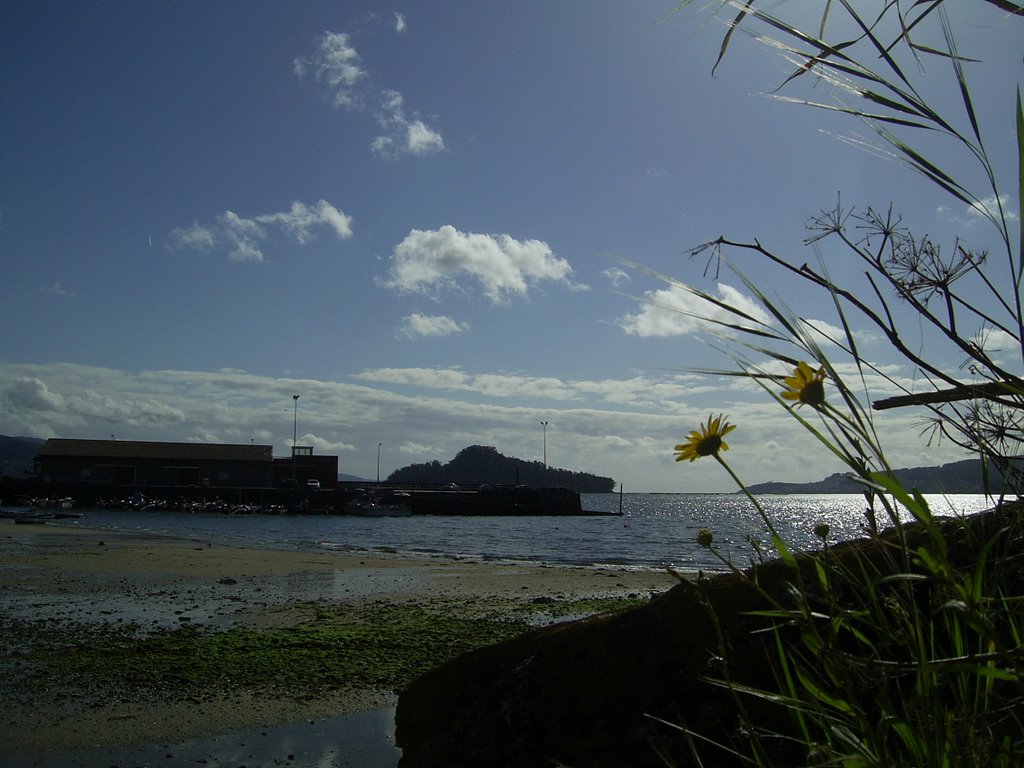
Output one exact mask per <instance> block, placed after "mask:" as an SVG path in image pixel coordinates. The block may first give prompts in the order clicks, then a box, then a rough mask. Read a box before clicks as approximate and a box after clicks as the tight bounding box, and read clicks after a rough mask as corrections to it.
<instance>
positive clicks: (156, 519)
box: [80, 493, 993, 572]
mask: <svg viewBox="0 0 1024 768" xmlns="http://www.w3.org/2000/svg"><path fill="white" fill-rule="evenodd" d="M926 499H927V500H928V502H929V504H930V507H931V509H932V512H933V514H935V515H942V516H956V515H964V514H971V513H974V512H979V511H981V510H983V509H987V508H989V507H991V506H992V504H993V501H992V499H991V498H989V497H986V496H984V495H981V494H955V495H929V496H926ZM758 500H759V502H760V504H761V506H762V508H763V509H764V511H765V514H767V515H768V517H769V518H770V519H771V521H772V523H773V525H774V526H775V527H776V529H777V530H778V531H779V533H780V534H781V535H782V536H783V538H784V539H785V540H786V542H787V544H788V546H789V547H790V548H791V549H792V550H797V551H799V550H810V549H815V548H818V547H820V546H821V540H820V539H819V538H818V537H817V536H816V535H815V533H814V529H815V526H817V525H818V524H819V523H825V524H827V525H828V526H829V535H828V541H829V542H831V543H834V542H837V541H842V540H845V539H852V538H857V537H860V536H863V535H864V534H865V526H866V525H867V524H868V520H867V517H866V515H865V509H866V503H865V500H864V497H863V495H861V494H824V495H807V494H801V495H765V496H760V497H759V498H758ZM582 504H583V508H584V509H586V510H593V511H598V512H618V511H619V510H620V509H621V511H622V516H621V517H620V516H601V515H594V516H587V515H583V516H551V517H547V516H542V517H533V516H530V517H512V516H509V517H463V516H452V517H435V516H426V515H424V516H418V515H416V516H412V517H358V516H349V515H322V514H321V515H259V514H257V515H224V514H218V513H184V512H137V511H126V510H106V509H104V510H84V514H83V516H82V518H81V521H80V524H81V525H82V526H83V527H90V528H109V529H120V530H134V531H146V532H151V533H155V534H160V535H166V536H175V537H182V538H188V539H195V540H199V541H204V542H211V543H217V544H228V545H232V546H241V547H256V548H272V549H297V550H304V551H318V552H361V551H362V552H367V553H373V552H394V553H401V554H409V555H415V556H425V557H437V558H471V559H479V560H486V561H503V562H537V563H550V564H554V565H570V566H593V565H605V566H622V567H628V568H637V569H660V568H664V567H671V568H676V569H679V570H697V569H702V570H705V571H708V572H715V571H720V570H724V566H723V564H722V562H721V560H719V559H718V558H716V557H715V556H714V555H712V554H711V553H709V552H708V551H707V550H706V549H704V548H702V547H700V546H699V545H698V544H697V533H698V531H700V529H701V528H708V529H709V530H711V531H712V533H713V534H714V541H715V546H716V549H718V550H719V552H720V553H721V554H722V555H724V556H725V557H727V558H729V559H731V560H732V562H734V563H735V564H737V565H740V566H745V565H747V564H749V563H750V562H751V560H752V559H756V558H757V557H758V555H757V548H758V547H759V546H760V547H761V548H762V550H763V551H764V552H765V553H766V554H767V555H769V556H770V554H771V550H770V547H768V546H767V544H766V542H767V541H768V538H769V536H768V532H767V530H766V527H765V525H764V523H763V522H762V520H761V518H760V516H759V515H758V513H757V511H756V510H755V508H754V507H753V505H752V504H751V502H750V501H749V499H747V498H746V497H745V496H743V495H741V494H646V493H627V494H622V495H619V494H583V496H582ZM879 515H880V516H881V517H880V519H879V520H878V525H879V526H880V527H886V526H888V525H889V521H888V520H887V519H886V518H884V516H882V513H881V512H879ZM906 519H909V517H907V518H906Z"/></svg>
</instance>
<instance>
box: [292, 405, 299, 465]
mask: <svg viewBox="0 0 1024 768" xmlns="http://www.w3.org/2000/svg"><path fill="white" fill-rule="evenodd" d="M292 402H294V404H295V413H294V415H293V416H292V481H293V482H294V480H295V445H296V442H297V441H298V435H299V396H298V395H292Z"/></svg>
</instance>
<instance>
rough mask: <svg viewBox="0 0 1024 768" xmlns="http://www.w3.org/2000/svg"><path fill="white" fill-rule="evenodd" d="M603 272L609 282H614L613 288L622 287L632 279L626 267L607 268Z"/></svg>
mask: <svg viewBox="0 0 1024 768" xmlns="http://www.w3.org/2000/svg"><path fill="white" fill-rule="evenodd" d="M601 274H602V275H604V276H605V277H606V278H608V282H610V283H611V284H612V288H621V287H622V286H623V285H625V284H626V283H628V282H629V281H630V277H629V273H628V272H626V270H624V269H619V268H618V267H612V268H610V269H606V270H605V271H604V272H602V273H601Z"/></svg>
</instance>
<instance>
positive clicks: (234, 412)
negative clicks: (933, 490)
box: [0, 362, 962, 491]
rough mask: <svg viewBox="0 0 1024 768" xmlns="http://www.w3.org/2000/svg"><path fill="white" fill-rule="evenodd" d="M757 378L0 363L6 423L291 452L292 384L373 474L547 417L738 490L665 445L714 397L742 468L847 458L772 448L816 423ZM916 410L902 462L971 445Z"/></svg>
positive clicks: (558, 426) (568, 434)
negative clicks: (925, 426) (939, 435)
mask: <svg viewBox="0 0 1024 768" xmlns="http://www.w3.org/2000/svg"><path fill="white" fill-rule="evenodd" d="M892 373H894V374H895V373H896V372H895V371H893V372H892ZM753 392H754V394H750V393H748V392H747V391H745V390H741V389H737V388H733V387H732V386H731V382H727V383H726V385H725V386H722V382H721V381H720V380H715V379H699V380H698V379H694V378H693V377H690V376H679V375H678V374H659V375H656V376H645V375H636V376H633V377H631V378H628V379H624V380H615V379H607V380H596V381H588V380H579V381H573V380H564V379H559V378H555V377H544V376H529V375H521V374H504V373H501V372H488V371H482V372H477V373H467V372H465V371H461V370H458V369H437V370H431V369H414V368H410V369H382V370H377V371H367V372H364V374H361V375H359V376H356V377H352V378H348V379H347V380H345V381H330V380H318V379H309V378H305V379H297V378H284V377H271V376H263V375H257V374H252V373H244V372H238V371H189V370H148V371H135V372H133V371H125V370H115V369H108V368H100V367H95V366H81V365H73V364H33V363H21V364H12V363H2V362H0V434H13V435H32V436H38V437H51V436H57V437H86V438H105V437H107V436H109V435H110V434H111V433H116V435H117V437H118V439H126V440H128V439H138V440H173V441H195V440H210V441H218V442H228V443H241V444H246V445H247V444H249V442H250V440H256V441H257V442H259V443H263V444H270V445H273V446H275V449H276V452H277V453H278V455H284V454H286V453H287V451H288V446H289V445H290V444H291V439H292V429H293V400H292V395H293V394H296V393H299V394H301V400H300V401H299V408H298V424H299V430H300V431H299V434H300V435H302V438H301V440H302V442H303V443H304V444H307V445H313V446H314V447H315V450H316V452H320V453H337V454H339V455H340V462H339V463H340V471H342V472H345V473H348V474H354V475H357V476H361V477H373V476H374V475H375V473H376V458H377V445H378V443H383V444H384V446H385V451H384V454H383V458H384V464H383V465H382V471H383V472H385V473H386V472H388V471H390V469H391V468H394V467H395V466H397V465H405V464H410V463H418V462H424V461H433V460H439V461H447V460H449V459H450V458H451V457H453V456H454V455H455V454H456V453H457V452H458V451H459V450H461V449H462V448H465V447H466V446H468V445H474V444H484V445H493V446H495V447H496V448H497V449H498V450H499V451H501V452H502V453H504V454H506V455H510V456H516V457H519V458H523V459H527V460H531V459H536V460H539V459H540V456H541V450H542V443H541V428H540V426H539V421H541V420H543V421H548V422H549V426H548V429H547V447H548V455H549V459H550V460H551V461H552V464H553V465H555V466H562V467H565V466H568V467H570V468H581V469H584V470H585V471H588V472H595V473H597V474H604V475H610V476H612V477H613V478H615V479H616V480H619V481H622V482H624V483H625V485H626V486H627V488H629V489H631V490H635V491H658V490H662V491H670V490H671V491H700V490H710V491H731V490H735V487H734V486H733V485H732V484H731V482H730V480H729V478H728V476H727V475H725V473H722V472H714V471H708V470H707V468H706V467H704V466H701V467H699V468H698V469H696V470H694V469H692V468H687V467H680V465H678V464H676V463H675V462H674V461H673V457H672V446H673V445H674V444H676V443H678V442H679V440H680V438H681V437H683V436H685V434H686V433H687V432H688V431H689V430H691V429H693V428H695V427H696V425H697V424H699V423H700V422H702V421H704V420H705V419H706V418H707V415H708V414H709V413H711V412H714V413H719V412H724V413H726V415H727V416H728V417H729V418H730V420H731V421H732V422H734V423H736V424H737V429H736V432H734V433H733V434H732V435H731V437H732V438H733V439H731V440H730V441H729V443H730V446H731V448H732V450H731V451H730V452H729V459H730V465H731V466H733V467H734V468H735V469H736V471H737V472H738V473H739V474H740V476H741V477H743V478H744V480H745V481H746V482H749V483H756V482H761V481H763V480H768V479H773V478H778V477H780V476H784V477H786V478H787V479H791V480H794V481H798V480H818V479H821V478H822V477H825V476H826V475H828V474H831V473H832V472H836V471H839V470H840V469H841V467H840V466H838V465H837V462H836V460H835V459H834V458H832V457H831V456H830V455H829V453H828V452H827V451H815V450H795V449H794V450H789V451H781V452H778V451H777V452H770V451H766V450H765V446H767V445H770V444H772V443H774V444H776V445H783V446H800V445H803V446H804V447H805V448H806V446H807V445H808V436H807V433H806V431H805V430H803V429H802V428H801V427H799V425H798V424H796V423H795V421H794V419H793V418H792V416H791V415H790V414H789V413H788V412H787V410H786V409H782V408H779V407H778V405H777V404H776V403H774V401H772V400H771V399H770V398H768V397H767V396H766V395H765V394H764V393H763V392H761V391H760V389H759V388H755V390H753ZM541 398H543V399H541ZM919 417H920V415H919V414H916V413H910V412H906V413H904V412H896V413H894V412H885V413H884V414H882V415H880V416H878V427H879V430H880V432H881V433H882V434H883V436H884V438H885V442H886V445H887V446H888V447H889V455H890V459H891V460H892V461H893V462H894V464H895V465H896V466H915V465H919V464H938V463H942V462H944V461H949V460H953V459H955V458H961V457H962V454H960V453H959V452H958V451H956V450H955V449H953V447H952V446H950V445H947V444H942V445H940V446H936V447H932V448H928V449H927V451H925V450H924V448H923V444H924V441H923V439H921V438H919V437H918V433H919V432H920V429H919V428H918V427H917V426H916V422H917V419H919ZM389 446H390V448H389ZM925 453H926V454H927V456H926V460H922V458H921V457H922V456H923V455H924V454H925ZM399 456H400V457H401V460H400V461H398V462H395V458H396V457H399ZM567 457H569V458H567Z"/></svg>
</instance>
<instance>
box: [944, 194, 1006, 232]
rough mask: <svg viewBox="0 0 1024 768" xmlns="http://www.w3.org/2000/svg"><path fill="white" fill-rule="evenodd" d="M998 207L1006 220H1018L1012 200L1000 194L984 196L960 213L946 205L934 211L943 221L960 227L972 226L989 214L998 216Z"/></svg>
mask: <svg viewBox="0 0 1024 768" xmlns="http://www.w3.org/2000/svg"><path fill="white" fill-rule="evenodd" d="M1000 208H1002V211H1003V215H1004V216H1005V217H1006V220H1007V221H1020V211H1019V210H1015V209H1014V208H1013V200H1012V198H1010V196H1009V195H1000V196H999V197H998V198H997V197H995V195H992V196H990V197H986V198H985V199H984V200H980V201H978V202H977V203H975V204H974V205H968V206H967V207H965V208H964V209H963V212H962V213H958V212H957V211H955V210H953V209H952V208H950V207H949V206H948V205H940V206H939V207H938V208H936V209H935V212H936V214H937V215H938V216H939V218H940V219H942V220H944V221H950V222H953V223H955V224H957V225H959V226H961V227H973V226H974V225H975V224H977V223H978V222H979V221H982V220H984V219H987V218H988V217H989V216H992V217H994V218H998V214H999V210H1000Z"/></svg>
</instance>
